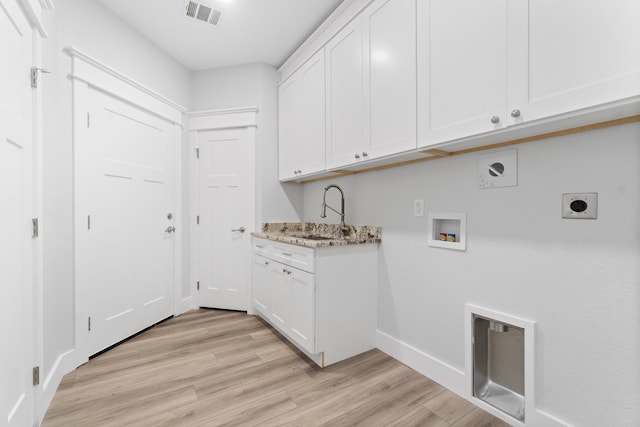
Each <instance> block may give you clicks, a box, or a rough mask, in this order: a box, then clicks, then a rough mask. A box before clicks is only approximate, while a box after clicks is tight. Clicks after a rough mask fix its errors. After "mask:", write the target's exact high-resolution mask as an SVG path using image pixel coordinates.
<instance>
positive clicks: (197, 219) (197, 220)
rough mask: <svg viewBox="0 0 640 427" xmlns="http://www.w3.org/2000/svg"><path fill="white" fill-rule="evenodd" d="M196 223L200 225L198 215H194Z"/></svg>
mask: <svg viewBox="0 0 640 427" xmlns="http://www.w3.org/2000/svg"><path fill="white" fill-rule="evenodd" d="M196 224H197V225H200V215H196Z"/></svg>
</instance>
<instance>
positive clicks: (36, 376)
mask: <svg viewBox="0 0 640 427" xmlns="http://www.w3.org/2000/svg"><path fill="white" fill-rule="evenodd" d="M38 384H40V366H36V367H34V368H33V385H38Z"/></svg>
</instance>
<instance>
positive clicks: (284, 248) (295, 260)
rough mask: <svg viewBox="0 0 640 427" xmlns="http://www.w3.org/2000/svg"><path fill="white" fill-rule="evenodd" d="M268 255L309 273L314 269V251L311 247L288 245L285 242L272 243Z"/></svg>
mask: <svg viewBox="0 0 640 427" xmlns="http://www.w3.org/2000/svg"><path fill="white" fill-rule="evenodd" d="M267 256H268V255H267ZM270 257H271V258H272V259H274V260H276V261H278V262H281V263H283V264H286V265H289V266H291V267H295V268H299V269H300V270H304V271H308V272H309V273H313V272H314V271H315V251H314V249H312V248H305V247H302V246H295V245H288V244H286V243H273V244H272V247H271V255H270Z"/></svg>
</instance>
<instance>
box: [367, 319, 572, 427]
mask: <svg viewBox="0 0 640 427" xmlns="http://www.w3.org/2000/svg"><path fill="white" fill-rule="evenodd" d="M376 347H377V348H378V349H379V350H380V351H383V352H384V353H386V354H388V355H389V356H391V357H393V358H394V359H396V360H398V361H399V362H401V363H403V364H405V365H407V366H408V367H410V368H411V369H413V370H415V371H417V372H419V373H420V374H422V375H424V376H425V377H428V378H429V379H431V380H433V381H435V382H437V383H438V384H440V385H442V386H443V387H446V388H447V389H449V390H451V391H452V392H454V393H455V394H457V395H459V396H460V397H462V398H464V399H466V400H468V401H469V402H471V403H473V404H474V405H476V406H477V407H479V408H481V409H483V410H485V411H487V412H489V413H490V414H492V415H494V416H496V417H498V418H500V419H502V420H504V421H505V422H507V423H510V424H514V425H524V426H545V427H571V426H572V425H571V424H569V423H567V422H565V421H562V420H561V419H559V418H557V417H555V416H553V415H551V414H548V413H546V412H544V411H542V410H540V409H536V408H534V409H533V410H532V411H530V412H529V413H528V414H527V419H526V422H525V423H524V424H521V423H518V422H517V421H516V422H515V423H514V419H513V418H511V417H509V416H508V415H506V414H504V413H503V412H501V411H499V410H497V409H495V408H494V407H492V406H490V405H488V404H486V403H484V402H483V401H481V400H479V399H477V398H474V397H473V396H471V394H470V391H468V390H467V377H466V375H465V373H464V371H463V370H461V369H458V368H455V367H453V366H451V365H449V364H447V363H445V362H443V361H441V360H439V359H437V358H435V357H433V356H431V355H429V354H427V353H425V352H423V351H422V350H419V349H417V348H415V347H413V346H411V345H409V344H407V343H405V342H402V341H400V340H399V339H397V338H394V337H392V336H391V335H389V334H387V333H385V332H382V331H380V330H378V331H376ZM516 423H517V424H516Z"/></svg>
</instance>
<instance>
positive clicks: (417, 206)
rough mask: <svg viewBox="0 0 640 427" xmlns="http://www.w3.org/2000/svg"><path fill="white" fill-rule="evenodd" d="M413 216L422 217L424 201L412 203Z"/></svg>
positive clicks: (417, 200) (416, 200)
mask: <svg viewBox="0 0 640 427" xmlns="http://www.w3.org/2000/svg"><path fill="white" fill-rule="evenodd" d="M413 216H424V199H415V200H414V201H413Z"/></svg>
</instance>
